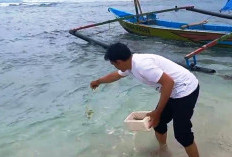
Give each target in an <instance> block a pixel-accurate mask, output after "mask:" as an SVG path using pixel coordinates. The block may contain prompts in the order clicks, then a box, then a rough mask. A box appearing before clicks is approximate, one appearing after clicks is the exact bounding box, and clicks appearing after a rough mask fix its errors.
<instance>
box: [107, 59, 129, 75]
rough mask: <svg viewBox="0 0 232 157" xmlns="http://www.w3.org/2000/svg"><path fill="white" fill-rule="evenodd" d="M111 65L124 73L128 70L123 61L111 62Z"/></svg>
mask: <svg viewBox="0 0 232 157" xmlns="http://www.w3.org/2000/svg"><path fill="white" fill-rule="evenodd" d="M110 63H111V64H112V65H114V67H115V68H117V69H118V70H121V71H122V72H124V71H126V70H127V69H126V67H125V63H124V61H122V60H116V61H110Z"/></svg>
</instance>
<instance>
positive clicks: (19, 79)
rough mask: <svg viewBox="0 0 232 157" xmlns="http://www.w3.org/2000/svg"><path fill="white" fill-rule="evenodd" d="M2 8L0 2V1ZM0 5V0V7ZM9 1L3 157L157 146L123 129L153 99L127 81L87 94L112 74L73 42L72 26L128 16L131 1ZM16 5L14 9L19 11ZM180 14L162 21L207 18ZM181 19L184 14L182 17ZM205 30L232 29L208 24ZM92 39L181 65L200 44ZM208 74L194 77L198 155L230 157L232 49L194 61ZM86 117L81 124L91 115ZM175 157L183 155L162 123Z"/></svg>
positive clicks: (1, 51) (0, 50)
mask: <svg viewBox="0 0 232 157" xmlns="http://www.w3.org/2000/svg"><path fill="white" fill-rule="evenodd" d="M0 2H1V1H0ZM2 2H3V1H2ZM22 2H23V1H21V2H19V1H17V0H15V1H12V3H15V4H14V5H11V6H8V4H6V3H4V4H3V3H2V4H1V7H0V15H1V16H0V21H1V22H0V28H1V29H0V91H1V92H0V139H1V140H0V156H1V157H32V156H33V157H50V156H56V157H63V156H68V157H79V156H80V157H90V156H96V157H104V156H106V157H118V156H120V157H122V156H124V157H127V156H134V157H142V156H144V157H145V156H146V157H147V156H150V153H151V152H152V151H153V150H154V149H156V148H158V143H157V141H156V140H155V138H154V135H153V134H154V133H153V132H137V133H135V132H130V131H129V130H127V128H126V127H125V126H124V124H123V121H124V119H125V118H126V117H127V115H128V114H130V113H131V112H133V111H142V110H152V109H154V108H155V106H156V104H157V101H158V98H159V94H158V93H156V92H155V90H154V89H152V88H150V87H147V86H146V85H143V84H140V83H139V82H137V81H136V80H134V79H133V78H131V77H128V78H124V79H122V80H120V81H118V82H114V83H112V84H104V85H102V86H100V87H99V88H98V89H97V90H95V91H92V90H91V89H90V88H89V83H90V82H91V81H92V80H94V79H97V78H98V77H100V76H102V75H105V74H107V73H109V72H111V71H114V70H115V69H114V68H113V67H112V66H111V64H110V63H109V62H106V61H104V59H103V54H104V49H103V48H101V47H99V46H96V45H92V44H89V43H86V42H85V41H82V40H81V39H77V38H76V37H74V36H72V35H70V34H69V33H68V30H69V29H71V28H75V27H79V26H83V25H87V24H91V23H94V22H102V21H104V20H109V19H112V18H114V17H113V15H111V14H110V13H109V12H108V11H107V8H108V7H115V8H119V9H122V10H127V11H129V12H133V11H134V8H133V2H132V1H113V0H111V1H101V2H99V1H98V2H91V1H88V2H83V1H77V2H75V3H74V1H68V0H67V1H58V0H57V1H52V2H51V1H50V2H46V3H44V2H42V1H39V0H38V1H33V0H31V1H24V2H23V3H22ZM225 2H226V0H224V1H223V2H222V1H213V0H204V1H201V2H199V1H197V0H191V1H188V2H186V1H184V0H178V1H175V2H174V1H171V0H167V1H165V2H164V1H162V0H157V1H144V2H142V1H141V5H142V8H143V9H144V11H151V10H156V9H157V10H158V9H163V8H170V7H173V6H175V5H178V6H183V5H192V4H193V5H195V6H197V7H198V8H204V7H206V6H207V8H209V9H210V10H213V11H217V10H219V9H220V8H221V7H222V6H223V5H224V4H225ZM19 3H21V4H20V5H19ZM182 13H185V12H177V13H167V14H164V15H160V16H161V17H162V18H165V19H175V20H176V19H179V18H180V19H182V20H185V21H188V22H196V21H197V20H199V19H200V20H202V19H205V18H209V17H208V16H200V15H198V16H191V18H189V15H191V13H186V15H185V14H182ZM180 15H181V16H180ZM210 21H211V22H215V23H221V22H223V23H227V24H231V22H230V21H228V20H220V19H217V18H213V17H210ZM82 33H84V34H88V35H91V36H92V37H94V38H95V39H98V40H101V41H105V42H106V43H114V42H117V41H120V42H123V43H126V44H128V46H129V47H130V48H131V49H132V51H133V52H138V53H156V54H160V55H163V56H165V57H168V58H170V59H172V60H175V61H179V60H182V59H183V56H184V55H185V54H187V53H189V52H191V51H193V50H195V49H196V48H198V47H199V46H200V45H199V44H192V43H183V42H177V41H167V40H162V39H159V38H148V37H138V36H136V35H132V34H128V33H127V32H126V31H125V30H123V29H122V28H121V27H120V26H119V24H118V23H112V24H110V25H104V26H101V27H97V28H91V29H86V30H84V31H82ZM198 61H199V62H198V63H199V65H201V66H205V67H208V68H214V69H215V70H216V71H217V73H216V74H213V75H208V74H203V73H199V72H194V74H195V75H196V76H197V78H198V79H199V82H200V86H201V90H200V98H199V100H198V104H197V106H196V108H195V114H194V116H193V118H192V121H193V130H194V132H195V139H196V142H197V144H198V147H199V151H200V154H201V156H203V157H217V156H220V157H231V154H232V121H231V119H232V115H231V111H232V103H231V102H232V80H231V79H230V77H226V76H231V75H232V50H231V48H219V47H215V48H211V49H208V50H206V51H205V52H203V53H202V55H200V56H199V57H198ZM90 110H92V111H93V114H91V116H88V115H87V113H88V111H90ZM168 133H169V135H168V144H169V148H170V151H171V152H172V154H173V156H174V157H186V154H185V152H184V149H183V148H182V147H181V146H180V145H179V144H178V143H177V142H176V141H175V139H174V137H173V129H172V123H170V125H169V131H168Z"/></svg>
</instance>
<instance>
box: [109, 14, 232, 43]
mask: <svg viewBox="0 0 232 157" xmlns="http://www.w3.org/2000/svg"><path fill="white" fill-rule="evenodd" d="M116 11H119V10H116ZM119 12H120V13H121V14H122V13H123V14H125V15H128V13H126V12H122V11H119ZM113 13H114V14H115V10H113ZM116 13H117V12H116ZM115 15H116V16H117V17H122V16H118V15H117V14H115ZM154 21H157V22H155V23H154V24H152V25H151V24H149V25H148V24H139V23H137V22H135V20H132V19H131V20H123V21H119V23H120V25H121V26H122V27H123V28H124V29H125V30H126V31H127V32H129V33H133V34H137V35H141V36H154V37H160V38H163V39H171V40H182V41H191V42H199V43H204V44H205V43H208V42H210V41H212V40H215V39H217V38H220V37H221V36H223V35H225V34H227V33H230V32H231V31H232V27H230V26H214V25H205V26H204V28H210V29H214V28H218V30H220V31H217V30H207V29H206V30H204V29H202V28H203V27H202V28H200V29H197V28H193V29H180V28H179V26H180V25H182V24H183V23H177V22H166V21H162V22H166V23H168V25H169V26H167V27H165V26H161V25H159V23H161V21H159V20H154ZM170 25H175V26H176V25H178V28H172V27H170ZM224 30H225V31H224ZM218 44H219V45H220V46H222V45H223V46H230V47H231V46H232V37H230V38H228V39H226V40H224V41H219V42H218Z"/></svg>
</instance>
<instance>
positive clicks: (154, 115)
mask: <svg viewBox="0 0 232 157" xmlns="http://www.w3.org/2000/svg"><path fill="white" fill-rule="evenodd" d="M160 115H161V114H160V113H158V112H157V111H156V110H154V111H152V112H149V113H147V116H149V117H150V121H149V126H148V127H149V128H151V127H156V126H158V124H159V122H160Z"/></svg>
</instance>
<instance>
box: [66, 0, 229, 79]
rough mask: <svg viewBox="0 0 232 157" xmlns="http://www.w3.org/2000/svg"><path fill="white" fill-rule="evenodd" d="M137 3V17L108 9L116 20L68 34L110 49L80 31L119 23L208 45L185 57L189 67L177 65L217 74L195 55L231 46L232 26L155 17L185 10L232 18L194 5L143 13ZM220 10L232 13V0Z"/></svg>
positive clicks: (137, 31)
mask: <svg viewBox="0 0 232 157" xmlns="http://www.w3.org/2000/svg"><path fill="white" fill-rule="evenodd" d="M134 3H135V10H136V15H133V14H130V13H127V12H124V11H120V10H118V9H114V8H109V11H110V12H112V13H113V14H115V16H116V17H117V18H116V19H113V20H107V21H104V22H100V23H94V24H90V25H86V26H81V27H78V28H73V29H70V30H69V33H70V34H72V35H74V36H76V37H78V38H81V39H83V40H85V41H87V42H91V43H95V44H97V45H100V46H102V47H103V48H108V47H109V45H108V44H106V43H104V42H101V41H98V40H95V39H93V38H90V37H88V36H86V35H83V34H81V33H80V32H79V30H83V29H87V28H91V27H96V26H100V25H104V24H108V23H113V22H119V23H120V24H121V26H122V27H123V28H124V29H125V30H127V31H128V32H130V33H135V34H138V35H143V36H157V37H161V38H165V39H175V40H183V41H193V42H201V43H205V45H203V46H201V47H200V48H198V49H197V50H195V51H192V52H191V53H189V54H187V55H185V57H184V59H185V61H186V64H183V62H179V63H178V64H180V65H182V66H183V67H185V68H188V69H190V70H193V71H200V72H204V73H215V72H216V71H215V70H214V69H209V68H204V67H199V66H197V60H196V55H197V54H199V53H201V52H202V51H204V50H205V49H207V48H210V47H212V46H214V45H217V44H219V45H225V46H232V26H230V25H224V26H223V25H208V24H206V21H203V22H201V23H195V24H187V23H181V22H170V21H162V20H158V19H157V18H156V14H159V13H164V12H169V11H178V10H183V9H186V10H189V11H193V12H198V13H202V14H207V15H212V16H217V17H221V18H226V19H232V16H231V15H226V14H221V13H215V12H209V11H205V10H200V9H196V8H194V6H185V7H175V8H170V9H163V10H159V11H152V12H147V13H142V10H141V7H140V4H139V0H134ZM221 10H232V0H228V2H227V4H226V5H225V6H224V8H222V9H221ZM139 11H140V13H139ZM190 58H193V62H192V63H191V62H190V60H189V59H190ZM226 77H227V76H226ZM227 78H228V77H227ZM229 78H230V79H232V76H229Z"/></svg>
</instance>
